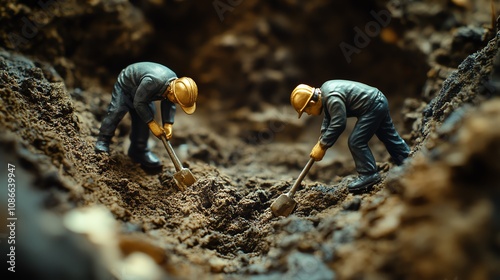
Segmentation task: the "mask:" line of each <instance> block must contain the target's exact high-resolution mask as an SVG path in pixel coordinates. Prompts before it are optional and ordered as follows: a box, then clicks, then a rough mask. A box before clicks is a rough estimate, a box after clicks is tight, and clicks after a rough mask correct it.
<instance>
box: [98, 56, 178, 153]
mask: <svg viewBox="0 0 500 280" xmlns="http://www.w3.org/2000/svg"><path fill="white" fill-rule="evenodd" d="M176 78H177V75H176V74H175V73H174V72H173V71H172V70H170V69H169V68H167V67H165V66H163V65H161V64H157V63H153V62H138V63H135V64H131V65H129V66H127V67H126V68H125V69H123V70H122V71H121V73H120V75H119V76H118V80H117V82H116V83H115V85H114V88H113V92H112V95H111V103H110V104H109V107H108V112H107V115H106V117H105V118H104V120H103V121H102V123H101V128H100V130H99V138H100V139H102V140H107V141H109V140H110V139H111V137H113V135H114V133H115V130H116V127H117V126H118V124H119V122H120V121H121V120H122V119H123V117H124V116H125V114H126V113H127V112H129V113H130V117H131V119H132V131H131V133H130V140H131V145H130V149H132V150H135V151H146V150H147V141H148V138H149V127H148V126H147V123H149V122H150V121H152V120H153V119H154V115H155V106H154V103H153V101H156V100H161V103H160V106H161V107H160V108H161V117H162V121H163V123H171V124H172V123H174V116H175V111H176V107H175V104H174V103H173V102H171V101H170V100H169V99H168V98H164V97H163V96H162V94H163V93H164V92H165V90H166V88H167V86H168V85H169V84H170V82H171V81H172V80H174V79H176ZM99 138H98V139H99ZM129 151H130V150H129Z"/></svg>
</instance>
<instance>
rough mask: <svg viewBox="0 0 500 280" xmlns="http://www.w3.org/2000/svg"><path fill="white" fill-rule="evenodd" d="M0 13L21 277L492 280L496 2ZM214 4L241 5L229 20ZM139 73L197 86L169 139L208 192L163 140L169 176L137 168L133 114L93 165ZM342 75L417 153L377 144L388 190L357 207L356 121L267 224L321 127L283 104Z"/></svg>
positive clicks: (499, 167) (103, 4) (496, 196)
mask: <svg viewBox="0 0 500 280" xmlns="http://www.w3.org/2000/svg"><path fill="white" fill-rule="evenodd" d="M3 2H4V3H2V6H1V8H0V14H1V15H2V16H1V18H0V22H1V23H2V25H1V28H0V34H1V37H0V39H1V42H2V45H1V46H2V49H1V50H0V81H1V83H0V98H1V102H0V128H1V129H2V131H4V133H2V134H1V136H0V143H1V147H2V148H1V149H0V153H1V155H0V158H2V166H4V167H5V166H8V164H13V165H14V166H15V170H13V171H12V172H11V171H10V170H9V169H8V168H3V169H2V170H1V171H0V172H1V175H2V176H0V177H1V178H2V181H3V182H6V183H2V184H4V185H5V186H6V187H5V190H4V191H0V205H1V209H3V210H0V213H1V214H0V218H1V219H2V220H4V221H7V224H8V223H9V221H10V220H8V217H9V216H8V215H9V212H8V208H9V207H10V206H12V205H10V206H9V204H8V202H9V201H8V195H9V192H8V191H7V189H8V188H7V182H8V178H9V173H14V174H15V176H16V177H15V178H16V181H15V184H16V188H15V190H16V192H15V195H16V197H15V198H16V200H15V216H16V217H17V218H18V220H17V221H16V229H15V231H14V232H15V241H16V243H15V245H16V247H15V254H16V258H15V261H16V273H18V274H16V275H15V276H19V275H22V276H27V277H30V278H31V279H497V278H499V277H500V271H499V270H500V269H499V268H500V263H499V260H500V255H499V252H500V236H499V234H498V233H499V232H500V231H499V230H500V220H499V218H498V217H499V215H500V193H499V191H500V189H499V187H500V186H499V184H498V182H499V180H500V178H499V175H498V174H500V173H499V171H500V164H499V163H498V160H497V159H498V158H499V157H500V146H499V145H500V144H499V143H500V128H498V125H497V124H498V123H499V122H500V99H499V98H498V92H499V88H500V78H499V75H500V74H499V73H500V72H499V69H500V55H499V54H497V53H498V40H499V38H500V37H499V34H498V33H497V28H496V27H495V26H492V22H491V9H490V1H465V0H464V1H458V0H454V1H444V0H443V1H411V2H406V1H360V3H356V4H349V3H341V4H339V3H337V4H334V3H330V2H328V1H322V0H315V1H308V2H307V4H305V3H304V4H302V3H298V2H297V1H275V2H272V3H271V2H270V3H266V4H264V3H261V2H258V1H253V0H247V1H239V2H238V1H232V2H231V1H229V2H224V1H220V2H217V1H214V2H211V3H208V2H207V3H205V4H199V3H197V2H195V1H161V0H160V1H152V0H151V1H131V2H128V1H99V0H97V1H86V2H77V1H71V0H68V1H53V2H50V5H48V4H47V5H48V6H47V5H41V4H40V3H38V4H24V3H23V2H21V1H14V0H8V1H3ZM41 3H42V2H41ZM43 3H49V2H43ZM214 3H215V4H217V3H218V5H220V3H226V4H227V3H232V4H231V5H232V7H230V8H232V9H229V10H227V11H225V12H224V13H223V14H222V17H221V16H220V15H221V14H220V12H221V11H220V10H219V14H218V12H217V8H214ZM226 7H227V6H226ZM219 8H220V6H219ZM370 11H375V12H380V11H390V13H391V21H390V24H388V26H386V27H385V28H384V29H380V33H378V34H377V35H376V36H374V37H372V38H370V43H369V45H367V46H366V47H363V48H360V53H359V54H353V55H352V56H351V57H350V58H352V61H351V62H350V63H348V62H347V59H346V57H345V55H344V54H343V53H342V52H341V50H340V48H339V45H340V44H341V43H342V42H346V43H348V44H351V45H354V43H355V41H353V39H354V40H355V38H356V33H355V31H354V30H355V29H354V27H360V28H364V27H365V26H366V24H367V23H370V22H372V21H373V20H374V18H373V16H372V15H370ZM193 19H197V20H196V21H195V20H193ZM170 26H171V28H168V27H170ZM140 60H154V61H157V62H160V63H164V64H165V65H167V66H169V67H171V68H172V69H174V71H176V72H177V73H178V74H179V75H188V76H192V77H193V78H194V79H195V80H196V81H199V82H198V83H199V88H200V98H199V100H198V109H197V111H196V113H195V114H193V115H191V116H187V115H185V114H183V113H182V112H181V111H179V113H178V114H177V116H176V122H175V125H174V138H173V140H172V144H173V145H174V148H175V150H176V152H177V153H178V155H179V157H180V158H181V159H182V161H183V164H184V165H185V167H188V168H189V169H190V170H191V171H192V172H193V173H194V174H195V176H196V177H197V178H198V182H197V183H195V184H194V185H193V186H191V187H190V188H188V190H187V191H185V192H180V191H177V190H176V188H175V185H174V182H173V180H172V172H173V171H174V167H173V164H172V163H171V162H170V160H169V158H168V156H167V153H166V151H165V150H164V149H163V146H162V145H161V143H160V142H159V141H157V140H156V139H153V138H154V137H152V138H151V141H150V145H151V148H152V149H153V151H154V152H155V153H156V154H158V155H159V156H160V158H161V159H162V161H163V163H164V166H163V167H162V170H161V171H159V172H146V171H145V170H143V169H141V168H140V166H138V165H137V164H135V163H133V162H131V160H130V159H129V158H128V157H127V156H126V152H125V151H126V150H127V145H128V144H129V140H128V133H129V132H130V120H129V119H128V117H126V118H125V119H124V121H122V123H121V124H120V126H119V129H118V131H117V133H116V135H115V137H114V138H113V144H112V146H111V148H112V153H111V155H109V156H108V155H102V154H95V153H94V150H93V149H94V143H95V136H96V135H97V132H98V128H99V124H100V121H101V119H102V117H103V116H104V114H105V112H106V108H107V105H108V103H109V101H110V89H111V86H112V84H113V82H114V79H115V78H116V75H117V73H118V72H119V71H120V70H121V68H122V67H123V66H125V65H127V64H128V63H131V62H134V61H140ZM333 78H348V79H353V80H359V81H363V82H366V83H369V84H373V85H376V86H377V87H379V88H380V89H381V90H382V91H383V92H384V93H386V95H387V96H388V97H389V99H390V104H391V112H392V114H393V116H394V120H395V122H396V126H397V127H398V130H399V131H400V132H401V134H402V135H403V136H404V138H405V140H407V141H408V143H409V144H410V145H411V147H412V155H411V157H410V158H409V159H408V160H407V161H406V163H405V164H404V165H403V166H401V167H396V166H393V165H392V164H391V163H390V161H389V156H388V154H387V152H386V151H385V150H384V147H383V146H382V145H381V144H380V143H379V142H378V141H377V139H374V140H373V141H372V142H370V145H371V147H372V149H373V152H374V154H375V157H376V159H377V164H378V167H379V169H380V171H381V174H382V175H383V181H382V182H381V183H379V184H377V185H376V186H375V187H374V189H373V190H372V191H371V192H369V193H366V194H362V195H352V194H349V193H348V192H347V190H346V184H347V183H348V182H349V180H350V179H351V178H352V177H353V176H354V175H355V174H356V173H355V169H354V165H353V162H352V158H351V155H350V153H349V150H348V148H347V144H346V139H347V136H348V133H349V130H350V129H351V127H352V125H353V122H352V121H350V122H349V127H348V129H347V131H346V132H345V133H344V134H343V136H342V137H341V139H339V141H338V143H337V144H336V145H335V147H334V148H332V149H331V150H330V151H328V153H327V156H326V157H325V159H324V160H323V161H321V162H318V163H316V164H315V165H314V166H313V167H312V169H311V171H310V173H309V174H308V176H307V177H306V179H305V181H304V183H303V185H302V188H301V189H300V190H299V191H298V192H297V194H296V197H295V199H296V200H297V202H298V207H297V209H296V210H295V211H294V213H293V214H292V215H291V216H289V217H286V218H283V217H274V216H273V215H272V213H271V212H270V209H269V207H270V205H271V203H272V202H273V201H274V200H275V199H276V198H277V197H278V196H279V195H280V194H282V193H284V192H286V191H287V190H288V189H289V188H290V187H291V185H292V184H293V182H294V180H295V178H296V177H297V176H298V174H299V173H300V171H301V169H302V168H303V166H304V165H305V163H306V162H307V160H308V153H309V151H310V148H312V146H313V145H314V143H315V140H316V139H317V137H318V131H319V125H320V119H318V118H312V117H311V118H304V117H303V118H302V119H300V120H297V118H296V113H295V112H294V111H293V109H292V108H291V106H290V105H289V103H288V97H289V93H290V90H291V89H292V88H293V87H294V86H295V85H296V84H297V83H302V82H304V83H311V84H320V83H322V82H323V81H325V80H327V79H333ZM4 230H5V227H4ZM4 230H2V231H0V234H2V235H1V237H2V239H1V242H0V251H1V254H2V255H3V256H6V255H7V254H8V253H9V252H11V250H12V249H11V248H10V247H9V245H8V244H10V243H8V240H9V239H8V236H9V235H10V236H11V235H12V231H8V230H5V231H4ZM4 263H5V262H4ZM7 267H9V264H8V265H7V266H6V267H5V268H4V269H7ZM9 273H11V272H9ZM10 276H12V274H10ZM9 279H10V278H9ZM15 279H17V278H15Z"/></svg>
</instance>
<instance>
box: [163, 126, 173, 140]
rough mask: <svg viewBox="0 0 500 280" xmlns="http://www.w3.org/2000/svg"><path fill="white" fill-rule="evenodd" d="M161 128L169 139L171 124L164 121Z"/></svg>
mask: <svg viewBox="0 0 500 280" xmlns="http://www.w3.org/2000/svg"><path fill="white" fill-rule="evenodd" d="M163 130H165V133H166V134H167V140H170V139H171V138H172V124H171V123H164V124H163Z"/></svg>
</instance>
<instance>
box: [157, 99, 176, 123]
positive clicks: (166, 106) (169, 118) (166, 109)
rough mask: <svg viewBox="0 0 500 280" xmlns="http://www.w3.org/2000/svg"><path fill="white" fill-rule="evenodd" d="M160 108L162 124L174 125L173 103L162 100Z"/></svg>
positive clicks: (174, 108) (174, 109)
mask: <svg viewBox="0 0 500 280" xmlns="http://www.w3.org/2000/svg"><path fill="white" fill-rule="evenodd" d="M160 107H161V119H162V121H163V124H166V123H170V124H173V123H174V118H175V111H176V107H175V103H173V102H171V101H170V100H168V99H164V100H162V101H161V103H160Z"/></svg>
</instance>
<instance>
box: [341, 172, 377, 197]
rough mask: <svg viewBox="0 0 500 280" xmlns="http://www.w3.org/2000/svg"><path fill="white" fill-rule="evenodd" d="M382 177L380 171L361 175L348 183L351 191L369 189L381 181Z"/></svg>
mask: <svg viewBox="0 0 500 280" xmlns="http://www.w3.org/2000/svg"><path fill="white" fill-rule="evenodd" d="M380 180H381V178H380V175H379V174H378V172H376V173H373V174H370V175H359V176H358V178H356V179H355V180H354V181H352V182H351V183H349V185H347V189H348V190H349V192H351V193H358V192H364V191H368V190H369V189H370V188H371V187H372V186H373V185H375V184H376V183H378V182H380Z"/></svg>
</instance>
